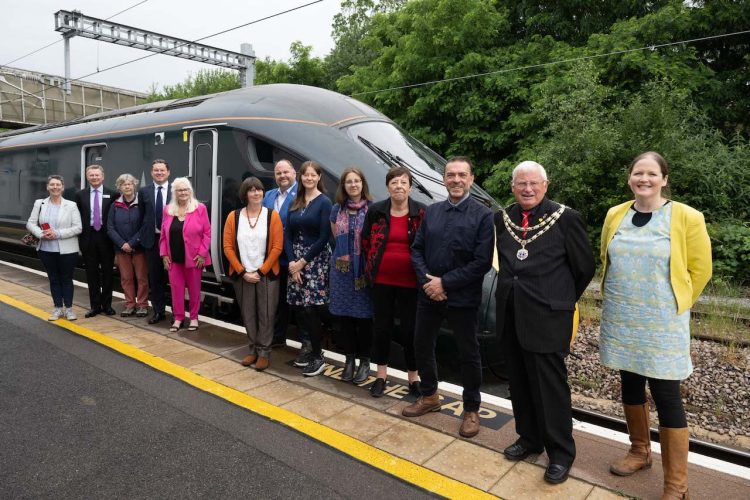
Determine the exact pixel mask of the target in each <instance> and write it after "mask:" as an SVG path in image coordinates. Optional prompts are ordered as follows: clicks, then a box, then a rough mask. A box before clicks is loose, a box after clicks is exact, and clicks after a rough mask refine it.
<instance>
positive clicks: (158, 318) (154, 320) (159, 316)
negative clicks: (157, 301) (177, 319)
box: [148, 313, 167, 325]
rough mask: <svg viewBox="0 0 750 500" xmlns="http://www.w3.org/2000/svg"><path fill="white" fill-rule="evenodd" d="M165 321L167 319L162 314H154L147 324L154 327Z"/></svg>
mask: <svg viewBox="0 0 750 500" xmlns="http://www.w3.org/2000/svg"><path fill="white" fill-rule="evenodd" d="M165 319H167V317H166V316H165V315H164V313H154V315H153V316H151V319H149V320H148V324H149V325H155V324H156V323H159V322H161V321H164V320H165Z"/></svg>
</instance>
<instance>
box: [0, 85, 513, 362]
mask: <svg viewBox="0 0 750 500" xmlns="http://www.w3.org/2000/svg"><path fill="white" fill-rule="evenodd" d="M155 158H163V159H166V160H167V161H168V162H169V165H170V173H171V178H175V177H181V176H185V177H188V178H190V179H191V181H192V183H193V186H194V191H195V195H196V197H197V198H198V199H199V200H200V201H202V202H204V203H205V204H206V206H207V208H208V209H209V215H210V218H211V226H212V235H211V236H212V237H211V257H212V261H213V265H212V266H210V267H209V268H207V269H206V270H205V272H204V275H203V293H204V304H205V305H206V306H207V307H210V308H211V309H212V311H213V313H215V314H217V315H222V314H229V313H228V311H230V310H231V306H232V305H233V303H234V294H233V290H232V286H231V284H230V282H229V280H228V278H227V276H226V270H227V262H226V259H225V258H223V255H222V249H221V241H222V239H221V235H222V231H223V223H224V221H225V219H226V216H227V214H228V213H229V212H230V211H232V210H234V209H236V208H238V207H239V199H238V196H237V191H238V188H239V185H240V182H241V181H242V180H243V179H244V178H246V177H247V176H249V175H252V176H255V177H258V178H259V179H260V180H261V181H262V182H263V183H264V186H265V187H266V188H267V189H271V188H273V187H275V185H274V174H273V170H274V165H275V163H276V162H277V161H278V160H280V159H282V158H285V159H288V160H290V161H291V162H292V163H293V164H294V166H295V167H296V168H299V167H300V165H301V164H302V162H304V161H305V160H308V159H312V160H315V161H317V162H318V163H320V165H321V166H322V168H323V170H324V175H323V181H324V184H325V186H326V188H327V191H328V193H329V196H330V195H332V193H334V192H335V188H336V185H337V182H338V178H339V176H340V174H341V172H342V171H343V170H344V169H346V168H348V167H350V166H357V167H359V168H360V169H362V171H363V172H364V174H365V176H366V178H367V181H368V185H369V187H370V191H371V194H372V195H373V197H374V198H375V199H376V200H380V199H384V198H386V197H387V196H388V192H387V189H386V186H385V175H386V173H387V172H388V169H390V168H391V167H392V166H395V165H398V166H403V167H406V168H408V169H409V170H410V171H411V173H412V174H413V177H414V184H413V189H412V197H413V198H414V199H416V200H419V201H421V202H423V203H426V204H431V203H434V202H437V201H441V200H444V199H446V197H447V192H446V190H445V186H444V184H443V180H442V170H443V167H444V165H445V159H444V158H443V157H441V156H440V155H439V154H437V153H436V152H434V151H432V150H431V149H430V148H428V147H427V146H425V145H424V144H422V143H421V142H420V141H418V140H416V139H415V138H414V137H412V136H411V135H409V134H408V133H407V132H406V131H404V130H403V129H402V128H401V127H399V126H398V125H397V124H396V123H394V122H393V121H392V120H390V119H389V118H388V117H386V116H385V115H383V114H382V113H380V112H379V111H377V110H375V109H374V108H372V107H370V106H368V105H366V104H364V103H362V102H360V101H358V100H356V99H353V98H351V97H348V96H345V95H342V94H339V93H336V92H332V91H329V90H325V89H320V88H316V87H309V86H304V85H293V84H274V85H260V86H255V87H248V88H242V89H237V90H232V91H228V92H222V93H217V94H211V95H205V96H200V97H189V98H183V99H173V100H166V101H160V102H153V103H147V104H143V105H139V106H134V107H130V108H124V109H120V110H114V111H107V112H103V113H98V114H94V115H89V116H85V117H83V118H77V119H72V120H67V121H63V122H59V123H54V124H47V125H40V126H35V127H30V128H24V129H20V130H15V131H10V132H5V133H2V134H0V257H2V258H3V259H5V260H10V261H15V262H22V263H24V264H25V265H35V266H36V267H39V264H38V262H36V259H35V254H34V251H33V249H30V248H29V247H26V246H24V245H23V244H22V243H21V242H20V239H21V237H22V236H23V234H24V233H25V225H26V221H27V219H28V216H29V214H30V212H31V209H32V206H33V204H34V200H35V199H37V198H40V197H44V196H46V179H47V176H48V175H50V174H59V175H62V176H63V177H64V179H65V185H66V193H65V195H64V196H66V197H71V195H72V194H74V193H75V191H76V190H78V189H82V188H84V187H85V182H86V178H85V173H84V172H85V168H86V166H87V165H90V164H99V165H102V166H103V167H104V170H105V175H106V177H105V179H106V180H105V184H107V185H109V186H111V187H113V184H114V180H115V179H116V178H117V177H118V176H119V175H120V174H123V173H130V174H133V175H134V176H135V177H136V178H138V179H140V181H141V185H144V184H146V183H149V182H151V178H150V165H151V161H152V160H153V159H155ZM471 196H472V197H474V198H475V199H476V200H478V201H480V202H481V203H483V204H485V205H486V206H488V207H490V208H491V209H493V210H497V209H499V205H498V204H497V202H496V201H495V200H494V199H493V198H492V197H491V196H490V195H489V194H488V193H487V192H486V191H484V190H483V189H482V188H481V187H480V186H478V185H477V184H476V183H475V184H474V185H473V186H472V188H471ZM496 279H497V272H496V269H493V270H491V271H490V272H489V273H487V275H486V276H485V279H484V293H483V302H482V305H481V310H480V318H479V338H480V344H481V345H482V352H483V360H484V364H485V366H491V365H493V364H497V363H499V361H497V360H498V359H499V356H497V355H495V354H491V353H493V352H496V345H497V339H496V333H495V305H494V287H495V283H496ZM453 352H455V351H453Z"/></svg>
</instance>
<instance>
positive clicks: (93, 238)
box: [81, 228, 115, 309]
mask: <svg viewBox="0 0 750 500" xmlns="http://www.w3.org/2000/svg"><path fill="white" fill-rule="evenodd" d="M81 253H83V263H84V264H85V265H86V283H88V285H89V304H90V305H91V309H108V308H110V307H112V279H113V269H114V265H115V249H114V246H113V245H112V241H111V240H110V239H109V237H108V236H107V231H106V229H104V228H102V229H101V230H99V231H94V229H93V228H91V231H90V232H89V238H88V244H87V245H86V248H82V249H81Z"/></svg>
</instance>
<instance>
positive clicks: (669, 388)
mask: <svg viewBox="0 0 750 500" xmlns="http://www.w3.org/2000/svg"><path fill="white" fill-rule="evenodd" d="M668 173H669V172H668V167H667V163H666V161H665V160H664V158H662V157H661V155H659V154H658V153H654V152H648V153H643V154H642V155H640V156H638V157H636V158H635V160H633V163H632V164H631V166H630V170H629V173H628V186H629V187H630V189H631V191H632V192H633V194H634V195H635V200H634V201H629V202H627V203H623V204H621V205H618V206H616V207H612V208H611V209H610V210H609V212H608V213H607V218H606V219H605V221H604V227H603V229H602V243H601V258H602V263H603V264H604V279H603V280H602V294H603V298H604V303H603V305H602V319H601V342H600V346H599V348H600V356H601V360H602V363H603V364H604V365H605V366H608V367H610V368H614V369H616V370H619V371H620V378H621V382H622V402H623V408H624V412H625V418H626V420H627V423H628V432H629V434H630V442H631V447H630V450H629V451H628V454H627V455H626V456H625V457H624V458H623V459H621V460H618V461H617V462H615V463H613V464H612V465H611V466H610V471H611V472H612V473H613V474H616V475H620V476H629V475H631V474H633V473H634V472H636V471H638V470H640V469H644V468H648V467H650V466H651V441H650V434H649V410H648V403H647V401H646V382H647V381H648V385H649V389H650V390H651V396H652V397H653V399H654V402H655V403H656V411H657V413H658V415H659V436H660V442H661V449H662V468H663V471H664V493H663V496H662V498H663V499H668V498H686V497H687V453H688V438H689V435H688V428H687V419H686V417H685V409H684V408H683V405H682V398H681V396H680V381H681V380H684V379H686V378H687V377H688V376H689V375H690V373H691V372H692V371H693V366H692V363H691V360H690V307H691V306H692V305H693V304H694V303H695V301H696V300H697V299H698V296H699V295H700V293H701V292H702V291H703V288H704V287H705V286H706V284H707V283H708V280H709V279H710V277H711V243H710V241H709V238H708V233H707V231H706V225H705V222H704V220H703V214H701V213H700V212H698V211H697V210H695V209H693V208H690V207H689V206H687V205H684V204H682V203H678V202H676V201H670V200H669V199H667V198H666V197H665V193H664V190H665V188H666V186H667V180H668Z"/></svg>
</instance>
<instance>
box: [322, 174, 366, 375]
mask: <svg viewBox="0 0 750 500" xmlns="http://www.w3.org/2000/svg"><path fill="white" fill-rule="evenodd" d="M371 200H372V196H370V190H369V188H368V187H367V180H365V176H364V175H363V174H362V171H361V170H359V169H358V168H354V167H351V168H347V169H346V170H344V173H343V174H341V179H340V181H339V187H338V189H337V190H336V204H335V205H334V206H333V209H332V210H331V231H332V232H333V236H334V238H335V240H336V248H335V249H334V251H333V255H332V256H331V276H330V290H331V303H330V306H329V309H330V311H331V314H334V315H336V316H338V320H339V321H338V323H339V339H340V341H341V342H342V343H343V348H344V354H346V364H345V365H344V371H343V372H342V373H341V380H343V381H345V382H354V383H355V384H361V383H362V382H364V381H365V380H367V376H368V375H369V373H370V346H371V344H372V302H370V294H369V291H368V290H367V287H366V280H365V276H364V260H363V254H362V245H361V236H362V228H363V227H364V225H365V215H367V208H368V207H369V205H370V203H371ZM355 358H359V366H358V367H355Z"/></svg>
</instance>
